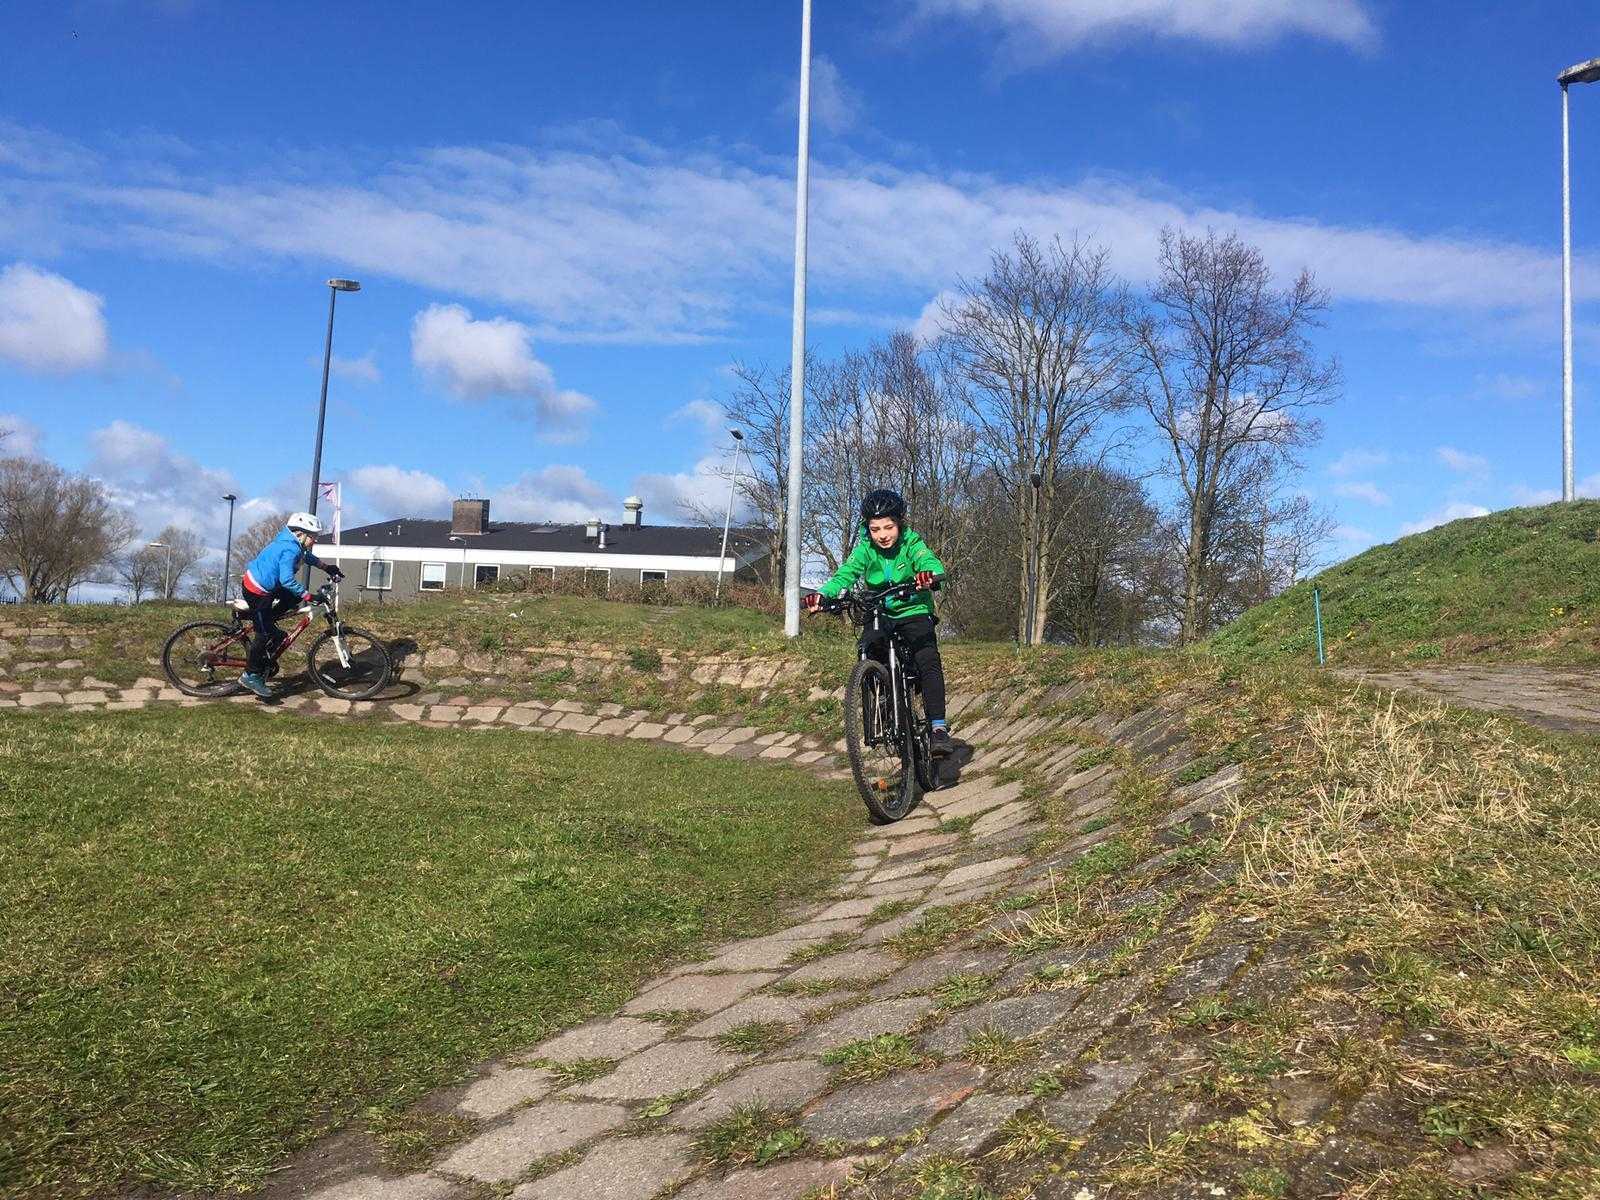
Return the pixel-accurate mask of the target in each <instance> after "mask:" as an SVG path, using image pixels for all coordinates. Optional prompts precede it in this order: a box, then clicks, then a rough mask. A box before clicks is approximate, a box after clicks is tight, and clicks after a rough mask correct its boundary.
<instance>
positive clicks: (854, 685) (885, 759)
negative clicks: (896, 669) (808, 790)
mask: <svg viewBox="0 0 1600 1200" xmlns="http://www.w3.org/2000/svg"><path fill="white" fill-rule="evenodd" d="M895 716H896V714H895V703H894V687H893V684H892V682H891V680H890V677H889V668H888V667H886V666H884V665H883V664H882V663H880V662H877V661H875V660H873V659H870V658H866V659H862V660H861V661H860V662H858V663H857V664H856V666H855V670H853V671H851V672H850V682H849V683H847V684H846V685H845V689H844V742H845V752H846V754H847V755H848V756H849V758H850V770H851V772H852V774H854V775H855V780H856V789H857V790H858V791H859V792H860V793H861V801H862V803H864V804H865V805H866V806H867V815H868V816H869V817H870V818H871V819H872V823H873V824H874V825H889V824H892V823H893V822H895V821H898V820H900V819H901V818H902V817H904V816H905V815H906V814H907V813H909V812H910V811H911V810H912V809H913V808H915V807H916V806H917V801H918V800H920V799H921V798H922V789H921V788H920V787H919V786H918V782H917V773H916V770H915V768H914V767H913V761H914V759H913V751H912V747H911V736H912V735H911V730H910V728H909V725H910V722H909V721H897V720H896V719H895Z"/></svg>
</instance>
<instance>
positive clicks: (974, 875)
mask: <svg viewBox="0 0 1600 1200" xmlns="http://www.w3.org/2000/svg"><path fill="white" fill-rule="evenodd" d="M1027 862H1028V860H1027V859H1025V858H1022V857H1021V856H1019V855H1008V856H1006V857H1005V858H991V859H989V860H987V861H986V862H975V863H968V864H967V865H966V866H964V867H957V868H956V869H955V870H954V871H951V872H950V874H948V875H946V876H945V877H944V878H943V879H941V880H940V881H939V891H941V892H955V891H959V890H961V889H962V888H964V887H967V886H968V885H970V884H976V883H981V882H983V881H985V880H988V879H991V878H993V877H994V876H996V875H1004V874H1006V873H1007V872H1010V871H1015V870H1016V869H1017V868H1018V867H1021V866H1026V865H1027Z"/></svg>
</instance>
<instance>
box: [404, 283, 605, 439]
mask: <svg viewBox="0 0 1600 1200" xmlns="http://www.w3.org/2000/svg"><path fill="white" fill-rule="evenodd" d="M532 339H533V333H532V331H531V330H530V329H529V328H528V327H527V326H526V325H523V324H522V323H520V322H518V321H512V320H509V319H507V318H505V317H492V318H488V319H485V320H482V321H479V320H474V319H473V316H472V314H471V313H470V312H468V311H467V310H466V309H465V308H462V307H461V305H459V304H431V305H429V306H428V307H427V308H425V309H423V310H422V311H421V312H419V313H418V314H417V315H416V317H415V318H414V319H413V320H412V322H411V361H412V362H413V363H414V364H416V367H417V369H418V370H419V371H421V372H422V373H423V374H424V375H426V376H428V377H429V378H430V379H432V380H433V381H434V382H435V383H437V384H439V385H440V386H442V387H444V388H445V389H447V390H448V391H450V392H451V393H452V394H454V395H456V396H458V397H459V398H461V399H463V400H481V399H485V398H487V397H491V396H501V397H511V398H517V399H526V400H531V401H532V402H533V406H534V411H535V413H536V414H537V416H538V419H539V421H540V423H541V426H542V428H543V432H544V433H545V434H547V435H555V436H561V435H563V434H570V433H572V432H573V431H574V430H576V429H578V428H579V426H580V422H581V421H582V419H583V418H584V417H585V416H587V415H588V413H589V411H590V410H591V409H593V408H594V401H593V400H591V399H590V398H589V397H588V396H585V395H584V394H583V393H582V392H574V391H570V390H563V389H561V388H558V387H557V386H556V377H555V373H554V372H553V371H551V370H550V368H549V367H547V366H546V365H545V364H544V363H542V362H540V361H539V360H538V359H537V358H535V357H534V356H533V347H532Z"/></svg>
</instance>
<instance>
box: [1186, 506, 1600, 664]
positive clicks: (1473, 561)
mask: <svg viewBox="0 0 1600 1200" xmlns="http://www.w3.org/2000/svg"><path fill="white" fill-rule="evenodd" d="M1597 534H1600V501H1589V500H1586V501H1580V502H1578V503H1575V504H1552V505H1547V506H1545V507H1542V508H1514V509H1509V510H1507V511H1504V512H1498V513H1493V514H1491V515H1489V516H1486V517H1475V518H1472V519H1470V520H1464V521H1453V522H1451V523H1450V524H1448V525H1442V526H1440V527H1438V528H1437V529H1430V530H1427V531H1426V532H1423V533H1418V534H1413V535H1412V536H1410V537H1405V538H1401V539H1400V540H1399V541H1397V542H1393V543H1390V544H1388V545H1383V546H1374V547H1373V548H1372V549H1370V550H1368V551H1366V552H1364V553H1362V554H1358V555H1356V557H1354V558H1352V559H1350V560H1348V561H1347V562H1343V563H1340V564H1339V565H1338V566H1336V567H1332V568H1330V569H1329V570H1327V571H1324V572H1322V574H1320V575H1318V576H1317V577H1316V578H1315V579H1312V580H1308V581H1306V582H1304V583H1300V584H1297V585H1296V586H1295V587H1292V588H1290V589H1289V590H1288V591H1286V592H1284V593H1283V595H1281V596H1278V597H1277V598H1275V599H1273V600H1269V601H1268V602H1267V603H1265V604H1262V605H1258V606H1257V607H1255V608H1253V609H1251V610H1250V611H1249V612H1247V613H1245V614H1244V615H1243V616H1242V617H1240V618H1239V619H1238V620H1237V621H1235V622H1234V623H1233V624H1231V625H1229V626H1228V627H1227V628H1225V629H1223V630H1222V631H1220V632H1219V633H1217V634H1216V635H1215V636H1214V637H1213V638H1212V639H1211V642H1210V645H1211V646H1212V648H1213V649H1214V650H1216V651H1217V652H1218V653H1219V654H1222V655H1223V656H1225V657H1226V658H1229V659H1233V660H1250V661H1259V660H1264V659H1297V660H1299V661H1301V662H1315V661H1316V641H1315V634H1314V632H1313V627H1312V596H1311V591H1312V588H1313V586H1316V587H1320V588H1321V589H1322V619H1323V623H1324V626H1325V638H1326V644H1327V648H1328V652H1329V658H1330V661H1332V662H1334V663H1387V662H1395V661H1400V662H1404V661H1427V660H1430V659H1436V658H1441V657H1443V658H1480V659H1504V660H1529V661H1532V660H1540V659H1549V660H1552V661H1557V662H1561V663H1563V664H1570V663H1573V662H1577V661H1582V662H1590V663H1592V662H1596V661H1600V633H1597V622H1600V539H1597Z"/></svg>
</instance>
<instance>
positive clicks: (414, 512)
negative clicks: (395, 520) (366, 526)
mask: <svg viewBox="0 0 1600 1200" xmlns="http://www.w3.org/2000/svg"><path fill="white" fill-rule="evenodd" d="M345 479H346V481H348V483H349V485H350V487H352V488H353V489H355V490H356V491H357V492H359V493H360V494H361V499H362V500H363V501H364V502H365V505H366V507H367V508H370V509H372V510H373V511H374V514H375V517H376V519H378V520H384V519H386V518H388V517H439V516H443V515H444V514H445V513H447V512H449V509H450V501H451V498H452V496H451V492H450V488H449V487H448V486H447V485H446V484H445V482H444V480H442V479H440V478H438V477H437V476H434V475H430V474H428V473H427V472H426V471H409V470H406V469H405V468H404V467H396V466H392V465H391V466H367V467H357V468H356V469H355V470H353V471H350V472H348V473H347V474H346V475H345ZM346 503H347V504H348V503H349V502H348V501H346Z"/></svg>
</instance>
